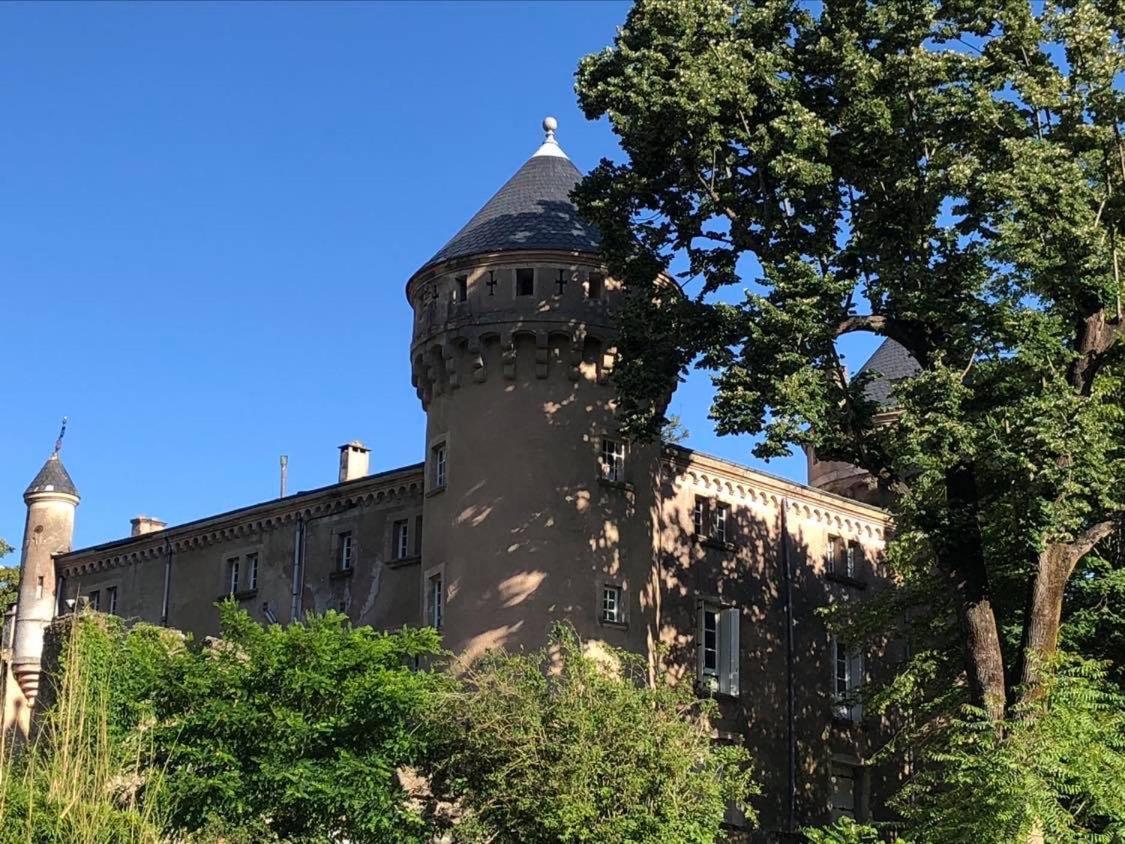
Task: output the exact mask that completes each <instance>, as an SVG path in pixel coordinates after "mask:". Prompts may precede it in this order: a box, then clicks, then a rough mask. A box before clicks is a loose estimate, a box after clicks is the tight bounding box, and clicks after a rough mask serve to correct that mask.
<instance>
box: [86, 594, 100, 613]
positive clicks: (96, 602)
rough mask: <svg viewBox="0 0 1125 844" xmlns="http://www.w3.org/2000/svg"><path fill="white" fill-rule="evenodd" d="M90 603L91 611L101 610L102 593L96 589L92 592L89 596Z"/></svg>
mask: <svg viewBox="0 0 1125 844" xmlns="http://www.w3.org/2000/svg"><path fill="white" fill-rule="evenodd" d="M88 603H89V605H90V609H92V610H100V609H101V608H102V593H101V591H100V590H98V589H95V590H94V591H93V592H91V593H90V595H89V599H88Z"/></svg>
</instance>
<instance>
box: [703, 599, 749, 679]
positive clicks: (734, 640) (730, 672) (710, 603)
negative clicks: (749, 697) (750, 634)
mask: <svg viewBox="0 0 1125 844" xmlns="http://www.w3.org/2000/svg"><path fill="white" fill-rule="evenodd" d="M696 616H697V617H696V682H697V684H698V685H699V687H700V689H701V691H704V692H706V693H710V694H713V695H726V696H729V697H738V696H739V695H740V694H741V678H740V672H741V665H742V644H741V636H742V610H741V608H740V607H738V606H734V605H731V604H726V603H723V602H722V601H720V600H718V599H717V598H713V597H712V598H708V597H703V598H699V599H698V600H697V602H696ZM709 617H713V618H714V624H715V626H714V630H713V633H714V639H715V646H714V648H709V647H708V645H707V634H708V632H710V631H709V630H708V618H709ZM711 652H713V653H714V665H713V666H712V665H708V654H709V653H711Z"/></svg>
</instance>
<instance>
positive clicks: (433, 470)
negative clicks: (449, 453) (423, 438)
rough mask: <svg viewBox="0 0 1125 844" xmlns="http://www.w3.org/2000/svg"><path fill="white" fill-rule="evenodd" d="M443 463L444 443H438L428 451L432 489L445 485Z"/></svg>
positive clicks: (444, 459) (444, 455) (444, 454)
mask: <svg viewBox="0 0 1125 844" xmlns="http://www.w3.org/2000/svg"><path fill="white" fill-rule="evenodd" d="M445 463H446V447H445V443H438V444H437V445H435V446H434V447H433V449H432V450H431V452H430V480H431V481H433V485H434V489H443V488H444V487H445V480H446V477H445Z"/></svg>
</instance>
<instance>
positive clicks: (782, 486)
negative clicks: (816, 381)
mask: <svg viewBox="0 0 1125 844" xmlns="http://www.w3.org/2000/svg"><path fill="white" fill-rule="evenodd" d="M664 448H665V449H666V451H667V452H668V453H669V454H670V456H671V457H672V458H673V459H675V458H677V457H678V458H680V459H681V460H683V461H685V462H691V461H693V460H696V459H701V460H702V461H704V462H708V463H716V464H719V465H722V466H729V467H733V468H734V469H736V470H737V471H739V472H741V473H744V474H749V475H753V476H754V477H755V478H757V479H759V480H760V481H761V482H762V484H763V486H768V487H771V488H772V489H773V491H774V492H777V493H779V494H781V495H801V496H806V497H807V496H809V495H816V496H823V497H824V498H827V499H829V500H831V501H833V502H836V503H837V504H839V505H840V508H841V509H843V510H850V511H851V512H853V513H856V514H862V515H863V516H864V517H865V518H868V519H872V520H874V521H880V522H889V521H890V520H891V514H890V513H889V512H888V511H886V510H884V509H883V508H882V507H876V506H875V505H874V504H866V503H864V502H862V501H857V500H856V499H854V498H848V497H847V496H846V495H840V494H838V493H835V492H829V491H828V490H824V489H820V488H819V487H815V486H809V485H808V484H802V483H798V482H797V481H791V480H789V479H788V478H782V477H780V476H778V475H773V474H770V473H769V472H763V471H762V470H761V469H755V468H754V467H753V466H747V465H745V464H743V463H736V462H735V461H733V460H728V459H727V458H725V457H719V456H717V455H714V454H708V453H707V452H704V451H696V450H695V449H693V448H688V447H687V446H683V445H678V444H677V443H664Z"/></svg>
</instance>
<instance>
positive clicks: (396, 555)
mask: <svg viewBox="0 0 1125 844" xmlns="http://www.w3.org/2000/svg"><path fill="white" fill-rule="evenodd" d="M410 556H411V554H410V519H409V518H402V519H395V520H394V521H393V522H392V523H391V559H392V560H406V559H409V558H410Z"/></svg>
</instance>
